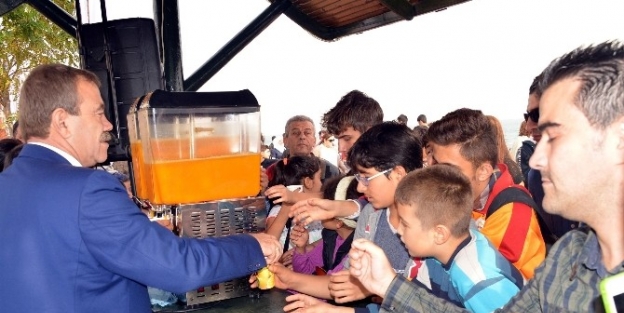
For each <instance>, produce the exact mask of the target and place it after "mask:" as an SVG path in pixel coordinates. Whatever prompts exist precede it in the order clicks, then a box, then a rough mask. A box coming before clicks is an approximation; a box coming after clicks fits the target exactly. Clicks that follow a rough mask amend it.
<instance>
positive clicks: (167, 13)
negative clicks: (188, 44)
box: [154, 0, 184, 91]
mask: <svg viewBox="0 0 624 313" xmlns="http://www.w3.org/2000/svg"><path fill="white" fill-rule="evenodd" d="M154 18H155V21H156V29H157V31H158V34H159V36H158V37H159V44H160V48H161V50H160V51H161V52H162V53H161V60H162V62H163V70H164V76H165V89H166V90H168V91H182V90H183V86H184V73H183V71H182V44H181V42H180V16H179V12H178V0H154Z"/></svg>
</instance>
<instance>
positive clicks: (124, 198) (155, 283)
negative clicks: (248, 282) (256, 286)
mask: <svg viewBox="0 0 624 313" xmlns="http://www.w3.org/2000/svg"><path fill="white" fill-rule="evenodd" d="M0 199H1V202H0V203H1V204H0V238H2V240H3V243H2V244H1V247H2V248H1V249H0V308H1V310H2V311H6V312H64V313H66V312H131V313H135V312H151V310H150V302H149V298H148V295H147V288H146V286H152V287H157V288H160V289H164V290H168V291H172V292H185V291H187V290H192V289H195V288H198V287H200V286H204V285H212V284H215V283H219V282H223V281H227V280H230V279H233V278H237V277H243V276H245V275H248V274H250V273H252V272H254V271H256V270H258V269H259V268H262V267H264V266H266V262H265V260H264V257H263V254H262V251H261V248H260V245H259V244H258V242H257V241H256V240H255V239H254V238H253V237H251V236H249V235H236V236H229V237H222V238H211V239H203V240H199V239H191V238H179V237H176V236H175V235H173V234H172V233H171V232H170V231H169V230H167V229H165V228H163V227H161V226H160V225H157V224H156V223H152V222H150V221H149V219H148V218H147V217H146V216H145V215H144V214H143V213H141V212H140V210H139V209H138V208H137V207H136V206H135V205H134V203H133V202H132V201H131V200H130V199H129V198H128V194H127V193H126V191H125V189H124V187H123V186H122V185H121V184H120V183H119V181H118V180H117V179H116V178H115V177H113V175H111V174H109V173H106V172H104V171H98V170H93V169H89V168H81V167H73V166H71V165H70V163H69V162H68V161H67V160H66V159H65V158H63V157H62V156H60V155H59V154H57V153H55V152H54V151H52V150H50V149H48V148H45V147H42V146H38V145H32V144H27V145H26V146H25V147H24V149H23V150H22V151H21V153H20V155H19V156H18V157H17V158H16V159H15V160H14V162H13V163H12V165H11V166H10V167H9V168H8V169H7V170H5V171H3V172H2V173H1V174H0Z"/></svg>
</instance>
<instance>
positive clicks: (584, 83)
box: [539, 41, 624, 129]
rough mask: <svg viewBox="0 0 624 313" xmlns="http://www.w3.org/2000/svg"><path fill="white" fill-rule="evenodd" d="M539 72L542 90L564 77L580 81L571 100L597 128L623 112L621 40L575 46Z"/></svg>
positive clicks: (600, 127) (612, 120)
mask: <svg viewBox="0 0 624 313" xmlns="http://www.w3.org/2000/svg"><path fill="white" fill-rule="evenodd" d="M542 75H543V77H542V79H541V80H540V82H539V86H540V89H541V90H542V91H546V90H547V89H548V88H549V87H551V86H552V85H553V84H555V83H557V82H559V81H561V80H564V79H567V78H574V79H576V80H578V81H580V82H581V86H580V88H579V91H578V94H577V96H576V99H575V101H574V104H575V105H576V106H577V107H578V108H579V109H580V110H581V111H582V112H583V113H584V114H585V117H586V118H587V120H588V121H589V123H590V124H591V125H592V126H594V127H596V128H598V129H605V128H607V127H608V126H609V125H611V124H612V123H613V122H614V121H615V120H616V119H618V118H620V117H621V116H622V115H623V114H624V105H623V104H624V46H623V44H622V42H620V41H607V42H603V43H601V44H598V45H591V46H587V47H580V48H577V49H575V50H573V51H572V52H569V53H567V54H565V55H563V56H561V57H560V58H558V59H556V60H554V61H553V62H552V63H550V65H548V67H547V68H546V69H545V70H544V72H543V74H542Z"/></svg>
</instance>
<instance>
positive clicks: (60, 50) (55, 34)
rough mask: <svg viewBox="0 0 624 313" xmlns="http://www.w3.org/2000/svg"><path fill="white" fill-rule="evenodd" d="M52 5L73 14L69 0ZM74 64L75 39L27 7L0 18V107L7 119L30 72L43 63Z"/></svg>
mask: <svg viewBox="0 0 624 313" xmlns="http://www.w3.org/2000/svg"><path fill="white" fill-rule="evenodd" d="M54 2H55V4H56V5H58V6H59V7H61V8H63V9H65V10H66V11H67V12H70V14H73V15H75V14H74V13H75V7H74V1H73V0H56V1H54ZM78 62H79V56H78V43H77V41H76V39H74V38H73V37H72V36H70V35H69V34H67V33H66V32H65V31H63V30H62V29H61V28H60V27H58V26H56V25H55V24H54V23H52V22H50V21H49V20H48V19H47V18H46V17H45V16H43V15H42V14H40V13H39V12H37V10H35V9H34V8H32V7H31V6H29V5H26V4H22V5H20V6H19V7H18V8H16V9H15V10H13V11H11V12H9V13H7V14H5V15H3V16H2V17H0V106H2V108H3V111H4V113H5V116H7V120H9V119H10V117H11V116H14V114H11V112H10V100H11V99H13V100H14V101H17V99H18V92H19V88H20V85H21V82H22V81H23V80H24V78H25V77H26V75H28V72H29V71H30V70H31V69H33V68H34V67H36V66H37V65H40V64H45V63H63V64H67V65H71V66H77V65H78ZM5 123H8V121H5Z"/></svg>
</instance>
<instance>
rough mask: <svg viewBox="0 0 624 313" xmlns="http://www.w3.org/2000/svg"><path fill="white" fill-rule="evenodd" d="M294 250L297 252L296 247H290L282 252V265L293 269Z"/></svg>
mask: <svg viewBox="0 0 624 313" xmlns="http://www.w3.org/2000/svg"><path fill="white" fill-rule="evenodd" d="M293 252H295V249H290V250H288V251H286V252H284V254H282V258H281V259H280V260H279V262H280V263H282V265H284V266H286V267H288V268H290V269H292V260H293Z"/></svg>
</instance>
